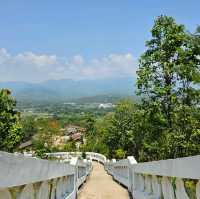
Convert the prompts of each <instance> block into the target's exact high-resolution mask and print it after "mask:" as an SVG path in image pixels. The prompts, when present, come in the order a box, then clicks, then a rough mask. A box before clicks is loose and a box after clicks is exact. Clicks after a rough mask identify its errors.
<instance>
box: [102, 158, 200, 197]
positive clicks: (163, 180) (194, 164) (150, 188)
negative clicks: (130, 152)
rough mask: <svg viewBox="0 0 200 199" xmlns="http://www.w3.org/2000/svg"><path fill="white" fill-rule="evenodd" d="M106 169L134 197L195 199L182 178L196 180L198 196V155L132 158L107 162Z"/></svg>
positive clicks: (199, 164)
mask: <svg viewBox="0 0 200 199" xmlns="http://www.w3.org/2000/svg"><path fill="white" fill-rule="evenodd" d="M105 169H106V170H107V172H108V173H109V174H111V175H112V176H113V178H114V179H115V180H117V181H118V182H119V183H120V184H123V185H124V186H125V187H127V189H128V190H129V192H130V193H131V195H132V197H133V198H134V199H161V198H163V199H194V198H191V197H190V196H189V195H188V193H187V191H186V188H185V183H184V182H185V180H191V181H193V182H194V183H195V182H196V197H195V198H196V199H200V155H198V156H192V157H186V158H178V159H169V160H161V161H153V162H146V163H137V162H136V161H135V159H134V158H133V157H128V158H127V159H124V160H119V161H115V160H112V161H107V162H106V163H105Z"/></svg>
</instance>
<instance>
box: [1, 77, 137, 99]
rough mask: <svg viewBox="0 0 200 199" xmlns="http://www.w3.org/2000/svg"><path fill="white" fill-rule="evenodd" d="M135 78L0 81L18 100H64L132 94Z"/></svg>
mask: <svg viewBox="0 0 200 199" xmlns="http://www.w3.org/2000/svg"><path fill="white" fill-rule="evenodd" d="M134 87H135V79H134V78H133V77H129V78H115V79H98V80H79V81H75V80H70V79H61V80H48V81H45V82H41V83H28V82H0V88H8V89H10V90H11V91H12V94H13V96H14V97H15V98H16V99H17V100H18V101H55V100H56V101H65V100H72V99H78V98H83V97H91V96H97V95H117V96H130V95H134Z"/></svg>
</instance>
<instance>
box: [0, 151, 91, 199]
mask: <svg viewBox="0 0 200 199" xmlns="http://www.w3.org/2000/svg"><path fill="white" fill-rule="evenodd" d="M91 167H92V164H91V161H88V160H80V159H78V158H72V159H71V161H70V163H68V164H67V163H64V162H63V163H60V162H56V161H48V160H41V159H37V158H33V157H23V156H19V155H16V154H10V153H6V152H0V179H1V180H0V199H55V198H56V199H75V198H76V195H77V191H78V188H79V186H80V185H81V184H83V183H84V181H85V180H86V178H87V175H89V173H90V171H91Z"/></svg>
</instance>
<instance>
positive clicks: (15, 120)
mask: <svg viewBox="0 0 200 199" xmlns="http://www.w3.org/2000/svg"><path fill="white" fill-rule="evenodd" d="M15 106H16V102H15V100H14V99H13V98H12V97H11V92H10V91H9V90H7V89H2V90H0V150H5V151H9V152H12V151H13V150H14V148H15V147H16V146H17V145H18V144H19V143H20V142H21V140H22V138H23V132H22V131H21V124H20V114H19V113H18V112H17V111H16V110H15Z"/></svg>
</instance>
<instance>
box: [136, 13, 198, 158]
mask: <svg viewBox="0 0 200 199" xmlns="http://www.w3.org/2000/svg"><path fill="white" fill-rule="evenodd" d="M151 33H152V39H151V40H150V41H148V42H147V43H146V46H147V50H146V52H145V53H144V54H143V55H142V56H141V59H140V65H139V70H138V80H137V85H138V91H139V92H138V94H139V95H141V96H142V101H143V109H144V110H145V111H146V114H145V118H146V120H147V123H148V124H149V125H148V129H146V130H147V132H146V133H147V135H148V136H146V137H145V139H146V142H145V143H144V144H145V145H144V146H146V148H147V151H148V152H153V153H155V150H152V149H154V148H157V147H159V146H164V147H163V148H162V147H161V148H160V150H159V153H157V156H156V157H154V158H155V159H159V158H163V156H164V158H167V157H173V156H176V155H177V156H179V155H180V154H181V153H182V154H184V153H183V151H182V149H181V150H180V153H177V149H178V150H179V148H184V147H185V146H186V145H187V144H185V142H183V140H186V137H185V136H186V134H187V135H189V136H188V138H190V136H191V135H192V130H193V129H194V126H190V127H191V128H189V130H188V131H187V132H186V131H185V129H186V127H188V119H189V118H190V116H192V115H194V111H193V110H197V106H196V105H197V103H198V100H199V90H198V88H197V89H196V88H195V86H194V83H198V82H199V80H200V79H199V77H200V75H199V55H200V54H199V45H198V44H197V36H196V35H195V36H191V35H190V34H189V33H188V32H187V31H186V30H185V27H184V26H183V25H179V24H176V22H175V20H174V19H173V18H172V17H167V16H160V17H158V18H157V19H156V21H155V24H154V26H153V28H152V30H151ZM193 105H194V106H193ZM190 106H193V107H192V109H190V108H189V107H190ZM188 113H189V114H188ZM193 118H194V117H193ZM195 118H196V116H195ZM180 120H181V123H180ZM190 121H192V120H190ZM190 124H191V122H190ZM167 140H169V143H168V142H167ZM176 141H177V142H176ZM174 143H176V144H174ZM180 143H181V146H180ZM181 151H182V152H181ZM155 154H156V153H155ZM178 154H179V155H178Z"/></svg>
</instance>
